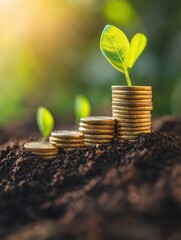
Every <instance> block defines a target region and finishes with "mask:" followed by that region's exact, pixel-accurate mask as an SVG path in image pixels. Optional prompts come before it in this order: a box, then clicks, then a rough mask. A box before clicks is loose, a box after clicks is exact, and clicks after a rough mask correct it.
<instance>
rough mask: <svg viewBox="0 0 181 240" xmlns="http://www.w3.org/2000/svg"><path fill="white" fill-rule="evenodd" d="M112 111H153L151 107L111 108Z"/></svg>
mask: <svg viewBox="0 0 181 240" xmlns="http://www.w3.org/2000/svg"><path fill="white" fill-rule="evenodd" d="M112 109H117V110H123V111H131V112H132V111H133V112H134V111H142V110H143V111H151V110H153V106H143V107H142V106H135V107H132V106H131V107H130V106H114V105H113V106H112Z"/></svg>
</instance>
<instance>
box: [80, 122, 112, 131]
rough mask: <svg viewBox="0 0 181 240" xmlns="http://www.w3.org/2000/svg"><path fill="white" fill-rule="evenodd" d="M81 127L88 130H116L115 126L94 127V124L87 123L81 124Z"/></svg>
mask: <svg viewBox="0 0 181 240" xmlns="http://www.w3.org/2000/svg"><path fill="white" fill-rule="evenodd" d="M79 126H80V127H83V128H87V129H105V130H106V129H114V128H115V125H114V124H111V125H93V124H86V123H79Z"/></svg>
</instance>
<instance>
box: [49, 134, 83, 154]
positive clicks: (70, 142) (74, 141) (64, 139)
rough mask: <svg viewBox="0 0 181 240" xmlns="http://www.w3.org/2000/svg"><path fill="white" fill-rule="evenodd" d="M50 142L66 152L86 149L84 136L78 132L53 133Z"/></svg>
mask: <svg viewBox="0 0 181 240" xmlns="http://www.w3.org/2000/svg"><path fill="white" fill-rule="evenodd" d="M49 141H50V143H51V144H52V145H54V146H55V147H57V148H60V149H63V150H65V151H68V150H73V149H75V148H80V147H84V138H83V134H82V133H81V132H78V131H53V132H52V133H51V136H50V137H49Z"/></svg>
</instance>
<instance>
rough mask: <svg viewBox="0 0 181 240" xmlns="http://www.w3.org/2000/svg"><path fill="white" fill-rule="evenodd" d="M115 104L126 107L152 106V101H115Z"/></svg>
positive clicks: (113, 103)
mask: <svg viewBox="0 0 181 240" xmlns="http://www.w3.org/2000/svg"><path fill="white" fill-rule="evenodd" d="M112 105H113V106H123V107H124V106H125V107H152V102H138V101H119V102H118V101H113V102H112Z"/></svg>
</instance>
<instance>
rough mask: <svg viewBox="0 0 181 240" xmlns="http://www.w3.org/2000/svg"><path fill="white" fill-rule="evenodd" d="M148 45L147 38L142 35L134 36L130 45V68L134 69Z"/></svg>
mask: <svg viewBox="0 0 181 240" xmlns="http://www.w3.org/2000/svg"><path fill="white" fill-rule="evenodd" d="M146 44H147V37H146V36H145V35H144V34H142V33H137V34H135V35H134V36H133V38H132V40H131V43H130V47H131V49H130V56H129V64H128V67H129V68H132V67H133V65H134V64H135V62H136V60H137V59H138V57H139V56H140V55H141V53H142V52H143V50H144V49H145V47H146Z"/></svg>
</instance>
